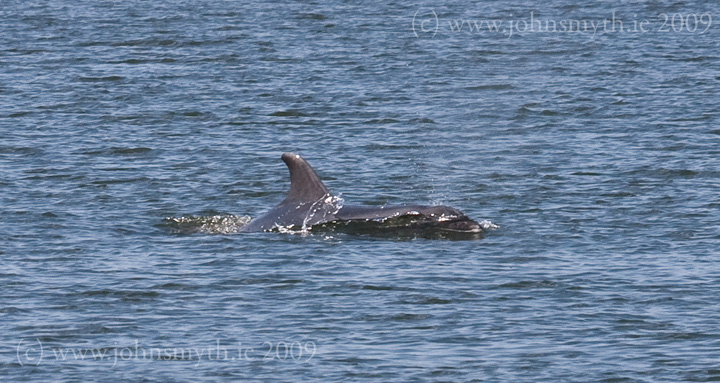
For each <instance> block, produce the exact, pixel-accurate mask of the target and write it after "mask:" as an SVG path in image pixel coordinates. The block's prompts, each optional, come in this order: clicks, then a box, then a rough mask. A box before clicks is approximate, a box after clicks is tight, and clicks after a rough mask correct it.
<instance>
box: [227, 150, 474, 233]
mask: <svg viewBox="0 0 720 383" xmlns="http://www.w3.org/2000/svg"><path fill="white" fill-rule="evenodd" d="M281 158H282V160H283V161H284V162H285V164H286V165H287V167H288V169H289V170H290V191H289V192H288V193H287V195H286V196H285V199H284V200H283V201H282V202H280V203H279V204H278V205H277V206H275V207H274V208H273V209H272V210H270V211H269V212H267V213H265V214H263V215H262V216H260V217H258V218H256V219H254V220H252V221H250V222H249V223H248V224H247V225H245V226H243V228H242V229H241V231H243V232H259V231H271V230H274V229H278V228H287V229H291V230H298V229H301V230H307V229H310V228H311V227H313V226H316V225H323V224H328V223H330V224H350V223H354V222H364V223H368V222H373V223H384V222H388V220H390V221H391V222H394V224H391V225H386V226H382V227H383V228H386V229H387V228H393V229H397V228H402V229H409V230H415V229H417V230H427V229H428V228H430V229H433V230H440V231H449V232H458V233H481V232H482V231H483V230H482V227H481V226H480V224H478V223H477V222H475V221H473V220H471V219H470V218H468V217H467V216H465V214H463V213H462V212H460V211H458V210H457V209H453V208H451V207H448V206H423V205H407V206H380V207H375V206H344V205H342V204H341V203H340V202H341V200H340V199H339V198H337V197H334V196H332V195H331V194H330V191H329V190H328V188H327V187H325V185H324V184H323V182H322V181H321V180H320V177H318V175H317V174H316V173H315V171H314V170H313V168H312V167H310V165H309V164H308V163H307V162H306V161H305V160H304V159H302V158H301V157H300V156H299V155H297V154H295V153H283V155H282V157H281Z"/></svg>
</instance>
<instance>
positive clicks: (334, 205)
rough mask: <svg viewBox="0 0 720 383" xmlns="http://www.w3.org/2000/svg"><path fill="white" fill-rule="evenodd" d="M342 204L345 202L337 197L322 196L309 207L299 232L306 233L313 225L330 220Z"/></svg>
mask: <svg viewBox="0 0 720 383" xmlns="http://www.w3.org/2000/svg"><path fill="white" fill-rule="evenodd" d="M343 203H345V200H343V199H342V198H341V197H340V196H339V195H337V196H334V195H330V194H326V195H324V196H323V197H322V198H320V199H319V200H317V201H315V202H314V203H313V204H312V206H310V210H308V212H307V215H305V218H304V219H303V223H302V229H301V230H302V231H304V232H307V231H309V230H310V228H311V227H312V225H313V224H315V223H318V222H323V221H330V220H332V218H333V216H335V214H337V212H338V211H340V209H341V208H342V207H343Z"/></svg>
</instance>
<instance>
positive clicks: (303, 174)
mask: <svg viewBox="0 0 720 383" xmlns="http://www.w3.org/2000/svg"><path fill="white" fill-rule="evenodd" d="M281 158H282V160H283V161H284V162H285V164H286V165H287V167H288V170H290V191H289V192H288V193H287V195H286V196H285V199H284V200H283V201H282V202H281V204H285V203H290V202H292V203H307V202H315V201H318V200H319V199H320V198H322V197H324V196H325V195H327V194H330V191H329V190H328V189H327V187H325V185H324V184H323V183H322V181H320V177H318V175H317V174H316V173H315V171H314V170H313V168H312V167H310V165H309V164H308V163H307V162H306V161H305V160H304V159H302V157H300V156H298V155H297V154H295V153H283V155H282V157H281Z"/></svg>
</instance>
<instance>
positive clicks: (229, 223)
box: [160, 214, 251, 234]
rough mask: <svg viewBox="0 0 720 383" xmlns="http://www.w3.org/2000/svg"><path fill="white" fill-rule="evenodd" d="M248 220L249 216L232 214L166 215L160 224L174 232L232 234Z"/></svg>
mask: <svg viewBox="0 0 720 383" xmlns="http://www.w3.org/2000/svg"><path fill="white" fill-rule="evenodd" d="M250 220H251V217H249V216H236V215H232V214H226V215H225V214H223V215H211V216H187V217H167V218H165V219H163V221H162V224H161V225H160V226H161V227H163V228H165V229H167V230H168V231H170V232H171V233H174V234H194V233H204V234H232V233H238V232H239V231H240V229H242V228H243V226H245V225H247V223H248V222H250Z"/></svg>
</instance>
